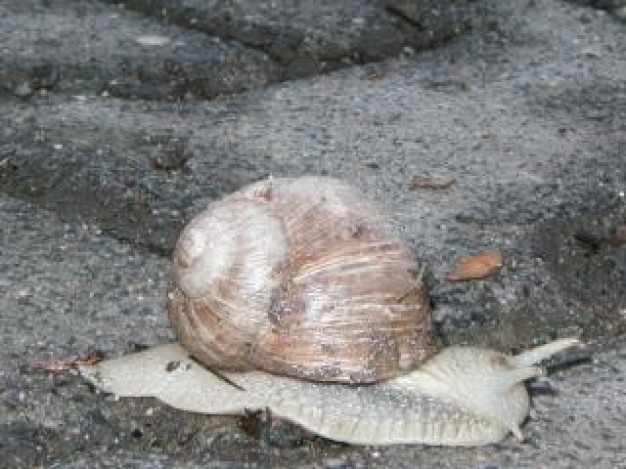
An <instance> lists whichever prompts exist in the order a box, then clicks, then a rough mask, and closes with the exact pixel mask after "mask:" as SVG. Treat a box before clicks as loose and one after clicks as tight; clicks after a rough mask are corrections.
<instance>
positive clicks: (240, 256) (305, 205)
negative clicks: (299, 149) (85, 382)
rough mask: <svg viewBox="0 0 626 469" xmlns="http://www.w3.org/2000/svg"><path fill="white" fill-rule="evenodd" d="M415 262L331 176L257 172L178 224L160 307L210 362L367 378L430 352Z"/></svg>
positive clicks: (322, 377)
mask: <svg viewBox="0 0 626 469" xmlns="http://www.w3.org/2000/svg"><path fill="white" fill-rule="evenodd" d="M417 271H418V268H417V266H416V263H415V261H414V259H413V257H412V255H411V253H410V251H409V250H408V249H407V247H406V246H405V245H404V244H403V243H402V241H401V240H400V239H399V238H398V236H396V235H395V234H394V233H393V231H392V229H391V227H390V225H389V224H388V223H387V222H386V221H385V218H384V217H383V216H382V215H381V210H380V209H379V208H378V207H376V206H375V205H374V204H372V203H370V202H368V201H367V200H366V198H365V197H364V196H363V194H361V193H360V192H358V191H357V190H355V189H353V188H351V187H350V186H348V185H347V184H345V183H343V182H340V181H338V180H335V179H331V178H315V177H306V178H298V179H273V180H266V181H261V182H259V183H256V184H252V185H250V186H248V187H245V188H243V189H242V190H240V191H238V192H236V193H234V194H232V195H229V196H227V197H226V198H224V199H222V200H220V201H218V202H214V203H211V204H210V205H209V206H208V208H207V209H206V210H205V211H203V212H202V213H200V214H199V215H197V216H196V218H194V219H193V220H192V221H191V222H190V223H189V224H188V226H187V227H186V228H185V229H184V231H183V232H182V234H181V236H180V238H179V241H178V243H177V245H176V249H175V252H174V256H173V277H174V282H173V287H172V289H171V291H170V292H169V294H168V311H169V318H170V322H171V324H172V325H173V327H174V329H175V330H176V332H177V335H178V338H179V340H180V341H181V342H182V343H183V345H184V346H185V347H186V348H187V349H188V350H189V351H190V352H191V353H192V355H193V356H194V357H195V358H196V359H198V360H200V361H201V362H203V363H204V364H206V365H209V366H210V367H217V368H220V369H224V370H250V369H260V370H265V371H268V372H271V373H276V374H281V375H287V376H293V377H298V378H303V379H308V380H314V381H324V382H350V383H355V382H376V381H380V380H384V379H388V378H391V377H394V376H398V375H401V374H404V373H406V372H407V371H408V370H411V369H413V368H415V367H416V366H417V365H419V364H420V363H422V362H423V361H424V360H425V359H426V358H427V357H429V356H431V355H432V354H433V353H434V351H435V348H434V345H433V336H432V329H431V320H430V310H429V302H428V297H427V293H426V289H425V287H424V285H423V284H422V283H421V281H420V280H419V279H417V278H416V275H417Z"/></svg>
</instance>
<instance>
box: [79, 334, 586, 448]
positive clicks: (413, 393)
mask: <svg viewBox="0 0 626 469" xmlns="http://www.w3.org/2000/svg"><path fill="white" fill-rule="evenodd" d="M577 343H578V341H577V340H575V339H561V340H557V341H554V342H551V343H549V344H546V345H544V346H541V347H537V348H535V349H532V350H531V351H529V352H525V353H522V354H520V355H517V356H507V355H504V354H502V353H499V352H496V351H493V350H488V349H482V348H475V347H449V348H446V349H444V350H443V351H441V352H440V353H439V354H437V355H435V356H434V357H432V358H431V359H430V360H428V361H427V362H426V363H424V364H423V365H422V366H421V367H420V368H418V369H417V370H415V371H413V372H411V373H408V374H407V375H405V376H401V377H398V378H394V379H391V380H388V381H385V382H382V383H378V384H373V385H367V386H347V385H342V384H320V383H313V382H310V381H303V380H299V379H294V378H287V377H282V376H276V375H271V374H269V373H265V372H261V371H250V372H229V373H224V375H225V377H226V378H227V380H229V381H231V382H232V383H235V384H236V387H235V386H233V384H229V383H228V382H227V381H225V380H224V379H222V378H220V377H218V376H216V375H215V374H213V373H211V372H209V371H208V370H206V369H205V368H204V367H203V366H201V365H199V364H198V363H197V362H195V361H194V360H192V359H191V358H189V353H188V352H187V351H186V350H185V349H183V348H182V347H181V346H180V345H178V344H168V345H162V346H157V347H154V348H151V349H148V350H147V351H144V352H140V353H136V354H132V355H127V356H124V357H121V358H118V359H112V360H106V361H104V362H101V363H99V364H97V365H95V366H83V367H81V372H82V373H83V375H84V376H85V377H87V379H89V380H90V381H92V382H93V383H94V384H95V385H96V386H97V387H98V388H100V389H102V390H104V391H106V392H112V393H114V394H116V395H117V396H119V397H139V396H145V397H156V398H158V399H160V400H161V401H163V402H165V403H166V404H169V405H171V406H173V407H176V408H179V409H182V410H186V411H191V412H201V413H207V414H240V413H242V412H244V411H245V410H246V409H248V410H252V409H265V408H269V409H270V411H271V412H272V414H273V415H275V416H278V417H283V418H285V419H288V420H290V421H292V422H295V423H298V424H300V425H301V426H303V427H304V428H306V429H308V430H310V431H313V432H315V433H317V434H319V435H321V436H324V437H326V438H330V439H332V440H335V441H341V442H345V443H352V444H369V445H391V444H401V443H406V444H408V443H413V444H414V443H423V444H430V445H448V446H474V445H484V444H489V443H494V442H498V441H500V440H502V439H503V438H505V437H506V436H507V435H508V434H509V433H510V432H512V433H513V434H515V435H516V436H517V437H518V438H522V435H521V432H520V430H519V425H520V424H521V423H522V422H523V421H524V420H525V419H526V417H527V415H528V410H529V398H528V394H527V392H526V389H525V387H524V385H523V383H522V382H523V380H525V379H527V378H530V377H533V376H538V375H540V374H541V369H540V368H537V367H534V366H532V365H533V364H534V363H535V362H538V361H540V360H542V359H545V358H548V357H550V356H552V355H553V354H555V353H558V352H559V351H562V350H564V349H566V348H569V347H572V346H574V345H576V344H577Z"/></svg>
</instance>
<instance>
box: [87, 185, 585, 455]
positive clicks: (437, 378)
mask: <svg viewBox="0 0 626 469" xmlns="http://www.w3.org/2000/svg"><path fill="white" fill-rule="evenodd" d="M382 213H383V212H382V210H381V209H379V208H378V207H377V206H376V205H375V204H373V203H371V202H368V201H367V199H366V197H364V196H363V194H361V193H360V192H359V191H357V190H355V189H353V188H352V187H350V186H349V185H347V184H345V183H343V182H341V181H338V180H335V179H330V178H315V177H304V178H297V179H274V180H267V181H261V182H258V183H255V184H252V185H250V186H247V187H245V188H243V189H241V190H240V191H237V192H235V193H233V194H231V195H228V196H226V197H225V198H223V199H222V200H219V201H216V202H213V203H211V204H209V206H208V207H207V208H206V210H204V211H202V212H201V213H200V214H198V215H197V216H196V217H195V218H194V219H193V220H192V221H191V222H190V223H189V224H188V225H187V226H186V227H185V229H184V230H183V232H182V234H181V236H180V238H179V240H178V243H177V246H176V249H175V252H174V256H173V267H172V270H173V275H172V282H171V286H170V288H169V290H168V294H167V303H168V305H167V308H168V315H169V320H170V323H171V325H172V327H173V329H174V330H175V332H176V335H177V337H178V340H179V341H180V343H181V345H178V344H170V345H163V346H157V347H154V348H152V349H149V350H147V351H144V352H141V353H137V354H133V355H129V356H126V357H122V358H119V359H114V360H106V361H104V362H101V363H99V364H97V365H95V366H91V367H82V368H81V371H82V373H83V374H84V375H85V376H86V377H87V379H89V380H91V381H92V382H93V383H94V384H95V385H96V386H97V387H99V388H101V389H103V390H105V391H108V392H112V393H114V394H116V395H118V396H153V397H156V398H158V399H160V400H161V401H163V402H165V403H167V404H169V405H171V406H173V407H176V408H179V409H183V410H188V411H193V412H203V413H207V414H237V413H241V412H243V411H244V410H246V409H265V408H269V409H270V410H271V412H272V413H273V415H276V416H279V417H282V418H285V419H288V420H290V421H293V422H295V423H297V424H300V425H301V426H303V427H305V428H307V429H308V430H311V431H313V432H315V433H317V434H319V435H322V436H325V437H327V438H330V439H333V440H337V441H342V442H346V443H354V444H378V445H389V444H400V443H425V444H433V445H463V446H469V445H482V444H488V443H493V442H497V441H500V440H502V439H503V438H505V437H506V436H507V435H508V434H509V433H513V434H514V435H516V436H517V437H518V438H521V437H522V435H521V431H520V428H519V427H520V425H521V423H522V422H523V421H524V419H525V418H526V417H527V415H528V411H529V397H528V394H527V392H526V389H525V387H524V385H523V381H524V380H526V379H529V378H532V377H535V376H539V375H540V374H541V369H540V368H538V367H536V366H534V365H535V364H537V363H539V362H540V361H541V360H543V359H545V358H548V357H550V356H551V355H553V354H555V353H558V352H560V351H562V350H564V349H566V348H568V347H571V346H573V345H574V344H576V343H577V341H576V340H575V339H561V340H556V341H554V342H550V343H548V344H546V345H543V346H540V347H536V348H534V349H531V350H529V351H527V352H524V353H521V354H519V355H515V356H509V355H505V354H502V353H499V352H496V351H493V350H487V349H482V348H476V347H448V348H445V349H443V350H439V351H438V350H437V347H436V340H435V337H434V329H433V326H432V320H431V314H430V304H429V299H428V293H427V291H426V286H425V284H424V283H423V282H422V281H421V274H420V273H419V272H420V270H421V269H419V267H418V266H417V265H416V263H415V261H414V259H413V256H412V255H411V253H410V250H409V249H408V248H407V247H406V245H405V244H404V243H403V242H402V241H401V239H400V238H399V237H398V236H397V235H396V234H395V233H394V230H393V229H392V228H391V226H390V224H389V223H388V222H387V221H386V218H385V217H384V216H383V215H382ZM191 357H193V359H192V358H191Z"/></svg>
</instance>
